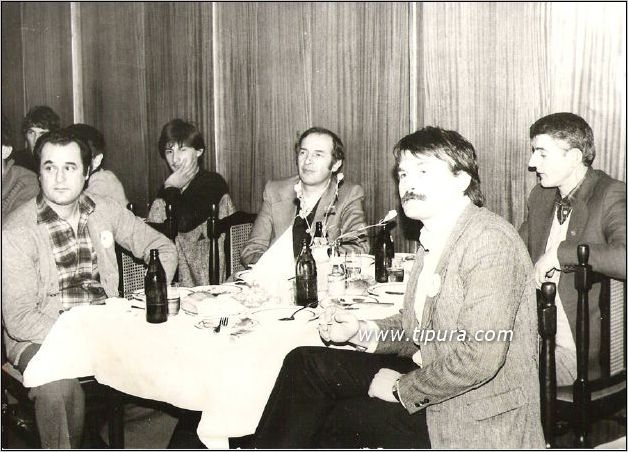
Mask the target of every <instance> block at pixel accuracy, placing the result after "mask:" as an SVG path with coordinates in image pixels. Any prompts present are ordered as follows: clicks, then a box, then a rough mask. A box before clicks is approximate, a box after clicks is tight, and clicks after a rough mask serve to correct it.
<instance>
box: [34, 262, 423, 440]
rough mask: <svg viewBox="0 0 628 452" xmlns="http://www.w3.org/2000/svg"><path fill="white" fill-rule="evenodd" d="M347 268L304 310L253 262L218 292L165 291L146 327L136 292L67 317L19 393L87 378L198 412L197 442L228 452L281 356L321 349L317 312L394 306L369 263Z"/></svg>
mask: <svg viewBox="0 0 628 452" xmlns="http://www.w3.org/2000/svg"><path fill="white" fill-rule="evenodd" d="M400 254H401V253H400ZM410 256H411V258H409V260H408V262H410V263H412V262H413V260H412V259H413V258H414V255H410ZM396 257H399V258H400V259H406V258H407V256H403V255H401V256H396ZM343 259H347V257H345V258H343ZM349 259H350V260H351V262H343V265H346V264H347V263H348V264H349V268H350V273H351V275H345V276H344V277H343V279H341V280H339V281H331V280H330V281H327V278H325V279H326V281H325V282H327V283H328V284H324V285H321V286H320V289H321V290H319V292H318V298H317V302H316V303H311V304H308V305H306V306H299V305H296V303H295V293H294V290H295V288H294V271H292V273H291V272H290V271H288V270H289V269H287V270H286V266H284V270H285V271H274V272H273V273H272V274H271V273H270V272H268V271H267V269H268V267H266V268H265V269H264V271H259V269H260V263H259V262H258V264H257V265H256V266H253V267H252V268H247V269H246V270H244V271H242V272H239V273H237V274H236V275H234V278H233V281H230V282H226V283H224V284H222V285H213V286H212V285H210V286H198V287H179V286H178V285H177V284H176V283H175V284H173V285H171V286H169V287H168V288H167V289H168V290H167V292H168V317H167V321H165V322H163V323H149V322H147V321H146V295H145V293H144V291H143V290H138V291H135V292H134V293H132V294H131V296H130V297H129V299H126V298H109V299H107V300H106V302H105V304H104V305H100V306H79V307H76V308H73V309H71V310H69V311H67V312H65V313H63V314H62V315H61V316H60V317H59V319H58V320H57V322H56V323H55V324H54V326H53V328H52V330H51V331H50V333H49V334H48V336H47V338H46V340H45V341H44V343H43V344H42V347H41V349H40V350H39V352H38V353H37V354H36V355H35V356H34V357H33V359H32V360H31V361H30V363H29V365H28V367H27V368H26V370H25V372H24V385H25V386H27V387H33V386H39V385H42V384H45V383H47V382H50V381H55V380H59V379H65V378H78V377H84V376H94V377H95V378H96V379H97V380H98V381H99V382H100V383H102V384H106V385H109V386H111V387H113V388H115V389H117V390H119V391H122V392H124V393H127V394H130V395H133V396H138V397H142V398H145V399H152V400H157V401H163V402H167V403H170V404H172V405H174V406H177V407H180V408H184V409H187V410H193V411H201V412H202V416H201V421H200V423H199V426H198V430H197V433H198V435H199V438H200V439H201V441H202V442H203V443H204V444H205V445H206V446H207V447H209V448H228V438H229V437H239V436H244V435H249V434H252V433H253V432H254V431H255V428H256V426H257V423H258V422H259V418H260V416H261V414H262V411H263V409H264V406H265V404H266V401H267V400H268V396H269V395H270V391H271V390H272V387H273V385H274V382H275V379H276V377H277V374H278V373H279V370H280V368H281V365H282V362H283V359H284V357H285V356H286V354H287V353H289V352H290V351H291V350H292V349H294V348H296V347H299V346H321V347H323V346H325V344H324V343H323V342H322V341H321V339H320V337H319V334H318V330H317V327H318V318H319V315H320V314H321V312H322V311H323V310H324V309H325V308H328V307H334V308H336V309H345V310H349V311H351V312H352V313H353V314H354V315H356V316H357V317H358V318H360V319H378V318H384V317H388V316H390V315H392V314H394V313H395V312H398V310H399V308H400V307H401V306H402V302H403V293H404V292H405V283H404V282H403V281H401V282H396V281H394V282H392V281H391V282H388V283H379V284H377V283H375V279H374V257H373V256H372V255H368V254H358V255H351V256H349ZM262 264H264V263H263V262H262ZM266 265H268V263H267V264H266ZM256 270H257V271H256ZM273 270H276V269H274V268H273ZM321 274H322V275H323V274H325V273H324V272H321ZM330 282H331V283H333V284H336V285H335V286H332V285H330V284H329V283H330Z"/></svg>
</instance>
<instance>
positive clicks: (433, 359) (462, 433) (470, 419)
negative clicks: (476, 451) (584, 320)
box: [255, 127, 544, 449]
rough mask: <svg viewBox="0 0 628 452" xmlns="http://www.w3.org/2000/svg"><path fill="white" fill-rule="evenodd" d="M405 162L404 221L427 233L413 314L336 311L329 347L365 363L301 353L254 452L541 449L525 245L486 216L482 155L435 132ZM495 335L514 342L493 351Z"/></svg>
mask: <svg viewBox="0 0 628 452" xmlns="http://www.w3.org/2000/svg"><path fill="white" fill-rule="evenodd" d="M394 155H395V159H396V164H397V177H398V184H399V195H400V196H401V199H402V205H403V209H404V212H405V213H406V215H407V216H408V217H410V218H413V219H416V220H420V221H421V222H422V223H423V229H422V232H421V246H420V248H419V250H418V252H417V254H416V261H415V264H414V267H413V269H412V271H411V274H410V277H409V282H408V286H407V290H406V294H405V297H404V306H403V309H402V310H401V311H400V313H399V314H396V315H394V316H392V317H389V318H387V319H383V320H377V321H362V320H358V319H357V318H356V317H355V316H354V315H353V314H351V313H350V312H347V311H343V310H334V309H328V310H326V311H325V312H324V313H323V315H322V316H321V318H320V323H319V333H320V336H321V338H322V339H323V340H324V341H325V342H326V343H332V344H343V345H346V344H350V345H352V346H354V347H355V348H356V349H357V350H356V351H353V350H337V349H324V348H321V347H302V348H297V349H295V350H293V351H292V352H291V353H289V354H288V356H287V357H286V358H285V360H284V364H283V367H282V369H281V371H280V373H279V376H278V378H277V381H276V383H275V387H274V389H273V391H272V393H271V395H270V399H269V401H268V403H267V405H266V408H265V410H264V413H263V415H262V418H261V420H260V422H259V425H258V428H257V431H256V437H255V446H256V447H260V448H330V449H331V448H362V447H369V448H376V447H383V448H429V447H434V448H487V449H492V448H496V449H506V448H540V447H543V446H544V440H543V433H542V428H541V421H540V406H539V405H540V402H539V383H538V354H537V346H538V344H537V321H536V317H537V314H536V294H535V289H534V282H533V267H532V263H531V261H530V258H529V256H528V254H527V251H526V249H525V246H524V244H523V242H522V241H521V238H520V237H519V236H518V234H517V231H515V229H514V228H513V227H512V226H511V225H510V224H509V223H507V222H506V221H505V220H504V219H502V218H500V217H499V216H497V215H495V214H493V213H491V212H490V211H488V210H487V209H485V208H483V207H482V204H483V201H484V196H483V194H482V192H481V190H480V178H479V175H478V166H477V161H476V154H475V150H474V148H473V146H472V145H471V143H469V142H468V141H467V140H465V139H464V138H463V137H462V136H460V135H459V134H458V133H457V132H454V131H448V130H443V129H440V128H434V127H426V128H424V129H421V130H419V131H417V132H415V133H413V134H411V135H408V136H406V137H404V138H402V139H401V140H400V141H399V142H398V143H397V145H396V146H395V149H394ZM489 331H492V332H494V333H497V332H504V331H510V332H511V335H510V336H509V337H508V338H506V337H505V336H502V338H501V339H495V337H493V339H495V340H492V341H491V340H489V339H488V335H487V336H484V335H483V333H484V332H489ZM425 332H427V333H430V332H432V333H434V334H435V336H433V337H437V338H438V339H437V340H435V339H432V340H427V339H426V335H422V333H425ZM448 332H449V333H454V332H456V333H454V334H449V335H447V334H446V333H448ZM461 332H464V334H457V333H461ZM443 333H445V334H443ZM484 339H486V340H484ZM513 425H516V426H517V428H516V429H513Z"/></svg>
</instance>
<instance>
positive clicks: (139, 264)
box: [117, 246, 148, 299]
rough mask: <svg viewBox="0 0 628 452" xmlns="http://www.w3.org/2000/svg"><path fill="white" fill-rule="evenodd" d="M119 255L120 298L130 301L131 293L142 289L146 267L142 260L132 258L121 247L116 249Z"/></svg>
mask: <svg viewBox="0 0 628 452" xmlns="http://www.w3.org/2000/svg"><path fill="white" fill-rule="evenodd" d="M117 248H118V250H119V251H118V252H119V255H120V261H119V262H118V265H119V266H120V286H121V290H120V296H121V297H125V298H128V299H130V298H131V296H132V294H133V292H135V291H136V290H139V289H143V288H144V276H146V271H147V269H148V267H147V266H146V264H145V263H144V261H143V260H141V259H137V258H135V257H133V255H132V254H131V253H129V252H128V251H127V250H125V249H124V248H122V247H119V246H118V247H117Z"/></svg>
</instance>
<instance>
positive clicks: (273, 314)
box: [251, 306, 318, 323]
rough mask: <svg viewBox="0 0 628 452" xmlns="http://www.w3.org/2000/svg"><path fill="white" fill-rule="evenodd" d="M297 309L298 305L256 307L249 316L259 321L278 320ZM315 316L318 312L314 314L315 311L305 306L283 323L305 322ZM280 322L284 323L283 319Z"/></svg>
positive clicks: (288, 315)
mask: <svg viewBox="0 0 628 452" xmlns="http://www.w3.org/2000/svg"><path fill="white" fill-rule="evenodd" d="M297 309H299V306H275V307H271V308H264V309H258V310H255V311H252V312H251V318H253V319H254V320H256V321H258V322H259V323H269V322H279V321H280V320H279V319H282V318H284V317H290V316H291V315H292V314H294V313H295V312H296V310H297ZM317 317H318V314H316V312H314V311H312V310H311V309H310V308H305V309H303V310H301V311H299V312H297V313H296V315H295V316H294V320H291V321H285V323H295V322H300V323H305V322H309V321H310V320H314V319H316V318H317ZM281 323H284V321H281Z"/></svg>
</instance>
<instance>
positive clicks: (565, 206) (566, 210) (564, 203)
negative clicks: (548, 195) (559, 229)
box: [556, 196, 571, 224]
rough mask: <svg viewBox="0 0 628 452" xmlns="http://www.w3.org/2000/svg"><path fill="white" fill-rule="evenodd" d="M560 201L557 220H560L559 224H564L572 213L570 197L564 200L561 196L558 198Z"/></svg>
mask: <svg viewBox="0 0 628 452" xmlns="http://www.w3.org/2000/svg"><path fill="white" fill-rule="evenodd" d="M557 197H558V200H557V201H556V218H558V222H559V223H560V224H563V223H564V222H565V220H566V219H567V217H569V214H570V213H571V202H570V201H569V197H568V196H566V197H564V198H563V199H560V196H557Z"/></svg>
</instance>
